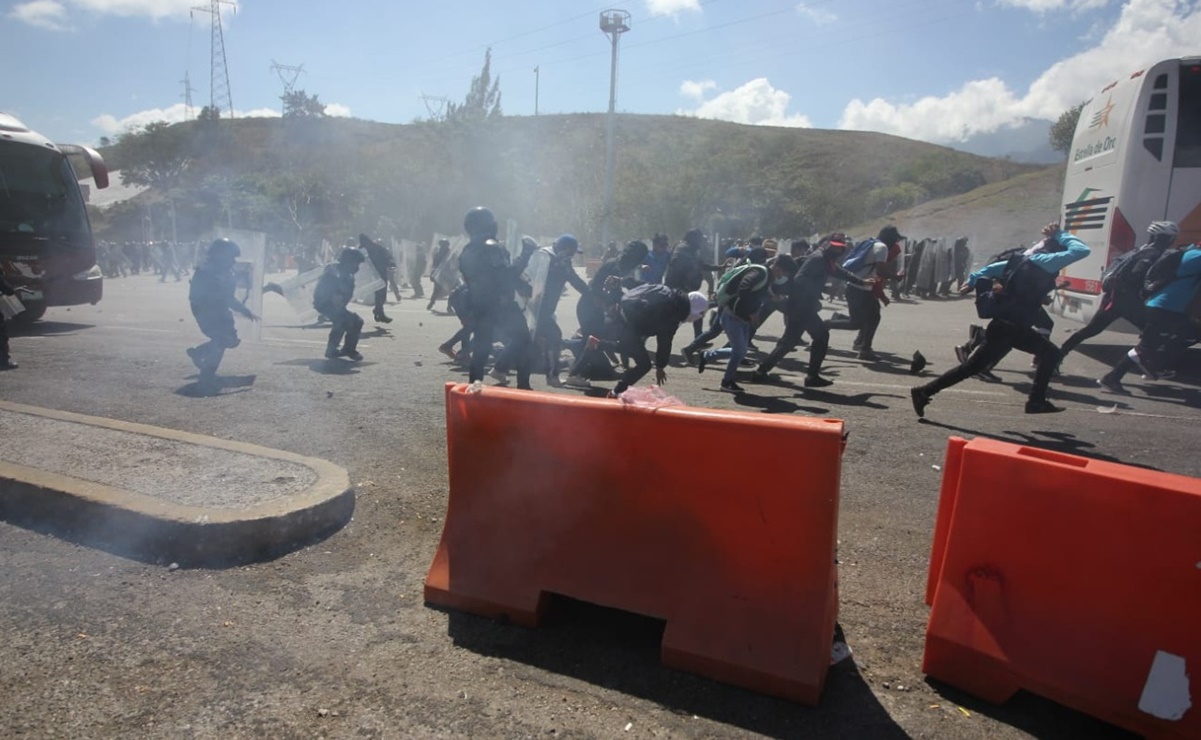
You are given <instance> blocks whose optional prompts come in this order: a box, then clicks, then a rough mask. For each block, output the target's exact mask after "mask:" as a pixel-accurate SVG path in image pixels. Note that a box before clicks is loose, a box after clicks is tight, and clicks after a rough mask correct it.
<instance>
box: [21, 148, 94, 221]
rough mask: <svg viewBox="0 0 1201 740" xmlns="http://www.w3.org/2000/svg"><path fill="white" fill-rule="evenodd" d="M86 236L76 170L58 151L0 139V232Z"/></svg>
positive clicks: (84, 216) (84, 217) (84, 212)
mask: <svg viewBox="0 0 1201 740" xmlns="http://www.w3.org/2000/svg"><path fill="white" fill-rule="evenodd" d="M15 234H20V235H23V236H26V237H29V236H33V237H39V236H40V237H63V238H66V240H67V241H71V242H74V241H77V240H78V239H79V238H88V237H89V235H90V229H89V226H88V220H87V211H86V210H85V208H84V203H83V198H82V196H81V195H80V191H79V186H78V184H77V183H76V176H75V171H74V170H73V169H72V168H71V164H70V162H68V161H67V158H66V157H64V156H63V155H62V154H61V153H60V152H57V151H55V150H53V149H49V148H41V147H35V146H29V145H28V144H24V143H18V142H7V141H3V140H0V237H3V236H11V235H15Z"/></svg>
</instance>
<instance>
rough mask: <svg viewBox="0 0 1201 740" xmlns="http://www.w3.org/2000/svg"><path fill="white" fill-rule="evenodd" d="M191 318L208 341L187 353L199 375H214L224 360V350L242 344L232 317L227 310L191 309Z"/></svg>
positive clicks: (195, 307)
mask: <svg viewBox="0 0 1201 740" xmlns="http://www.w3.org/2000/svg"><path fill="white" fill-rule="evenodd" d="M192 316H193V317H195V319H196V325H197V326H199V327H200V331H201V333H203V334H204V335H205V336H206V337H208V338H209V341H207V342H205V343H204V344H201V345H199V346H197V347H195V348H193V349H191V350H189V351H188V354H189V355H191V356H192V359H193V361H194V362H195V363H196V366H197V367H198V368H199V369H200V374H201V375H202V376H204V375H209V376H211V375H216V373H217V368H218V367H220V366H221V360H222V359H224V358H225V350H227V349H233V348H234V347H237V346H238V345H239V344H241V343H242V340H241V339H239V338H238V331H237V329H236V328H235V327H234V315H233V313H232V312H230V310H229V309H228V308H216V309H213V308H198V307H197V306H195V305H194V306H193V307H192Z"/></svg>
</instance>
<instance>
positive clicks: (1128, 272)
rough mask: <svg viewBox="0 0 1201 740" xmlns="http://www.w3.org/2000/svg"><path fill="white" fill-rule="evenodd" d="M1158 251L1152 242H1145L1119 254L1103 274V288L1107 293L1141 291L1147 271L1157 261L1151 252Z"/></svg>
mask: <svg viewBox="0 0 1201 740" xmlns="http://www.w3.org/2000/svg"><path fill="white" fill-rule="evenodd" d="M1153 251H1158V247H1156V246H1154V245H1152V244H1144V245H1143V246H1141V247H1138V248H1137V249H1131V250H1130V251H1128V252H1124V253H1122V254H1121V255H1119V256H1118V258H1117V259H1116V260H1114V261H1113V262H1111V263H1110V265H1109V267H1107V268H1105V272H1104V273H1102V274H1101V290H1102V291H1103V292H1105V293H1139V292H1141V291H1142V289H1143V281H1144V280H1145V279H1146V277H1147V272H1148V271H1149V270H1150V267H1151V265H1152V264H1153V263H1154V262H1155V261H1156V259H1154V258H1150V257H1151V254H1150V253H1151V252H1153Z"/></svg>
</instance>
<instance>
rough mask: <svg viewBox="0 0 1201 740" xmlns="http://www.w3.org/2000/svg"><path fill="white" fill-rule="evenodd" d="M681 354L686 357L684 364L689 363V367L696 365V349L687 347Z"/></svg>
mask: <svg viewBox="0 0 1201 740" xmlns="http://www.w3.org/2000/svg"><path fill="white" fill-rule="evenodd" d="M680 352H681V354H683V355H684V362H687V363H688V364H689V365H695V364H696V350H695V349H693V348H692V347H685V348H684V349H682V350H680Z"/></svg>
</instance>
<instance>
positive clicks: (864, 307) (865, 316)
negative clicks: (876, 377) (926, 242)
mask: <svg viewBox="0 0 1201 740" xmlns="http://www.w3.org/2000/svg"><path fill="white" fill-rule="evenodd" d="M904 240H905V237H904V236H903V235H902V234H901V232H900V231H898V230H897V227H896V226H893V225H892V224H889V225H888V226H885V227H884V228H882V229H880V233H879V234H878V235H877V236H876V241H875V243H874V244H872V246H871V248H870V249H869V250H868V252H867V253H866V254H865V255H864V257H863V260H862V262H861V263H860V264H859V265H856V266H855V267H853V268H852V269H851V270H850V271H851V272H852V273H854V275H855V276H856V277H858V278H860V280H863V281H865V282H864V283H863V284H862V285H849V286H848V287H847V294H846V296H847V311H848V312H849V313H850V316H849V317H846V318H839V319H833V320H831V321H830V322H828V323H827V325H826V326H827V327H828V328H830V329H856V330H858V332H859V333H858V335H857V336H856V337H855V341H854V342H853V343H852V344H851V348H852V349H854V350H856V351H858V353H859V359H861V360H868V361H871V360H875V359H878V358H877V356H876V353H875V352H874V351H873V349H872V343H873V342H874V341H875V338H876V330H877V329H878V328H879V326H880V307H881V306H887V305H888V304H889V302H890V301H889V299H888V297H887V296H886V295H884V282H886V281H888V280H895V279H896V278H898V277H900V276H901V273H900V271H899V269H898V264H899V262H900V259H899V258H900V255H901V242H902V241H904ZM872 277H877V278H880V280H879V281H875V282H866V281H867V280H868V278H872Z"/></svg>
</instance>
